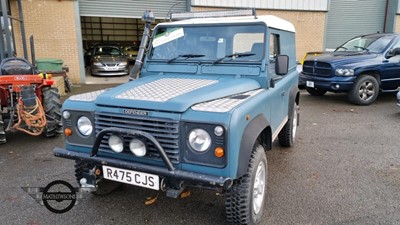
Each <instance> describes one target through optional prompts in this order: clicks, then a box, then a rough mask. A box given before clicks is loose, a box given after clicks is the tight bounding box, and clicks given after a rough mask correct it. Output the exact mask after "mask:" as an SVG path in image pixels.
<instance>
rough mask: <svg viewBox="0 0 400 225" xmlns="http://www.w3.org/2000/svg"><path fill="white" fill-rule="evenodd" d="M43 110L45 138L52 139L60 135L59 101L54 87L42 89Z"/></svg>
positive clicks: (58, 95)
mask: <svg viewBox="0 0 400 225" xmlns="http://www.w3.org/2000/svg"><path fill="white" fill-rule="evenodd" d="M42 105H43V108H44V111H45V113H46V120H47V123H46V127H45V134H46V137H53V136H55V135H58V134H61V133H62V124H61V101H60V94H59V93H58V89H57V88H54V87H46V88H43V104H42Z"/></svg>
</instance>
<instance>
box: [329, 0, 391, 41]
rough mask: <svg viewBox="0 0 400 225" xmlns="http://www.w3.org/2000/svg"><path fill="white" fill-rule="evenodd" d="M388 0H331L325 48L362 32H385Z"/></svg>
mask: <svg viewBox="0 0 400 225" xmlns="http://www.w3.org/2000/svg"><path fill="white" fill-rule="evenodd" d="M385 10H386V0H331V1H330V8H329V11H328V14H327V24H326V32H325V48H329V49H334V48H336V47H338V46H339V45H341V44H343V43H344V42H345V41H347V40H348V39H350V38H352V37H354V36H357V35H362V34H370V33H376V32H383V28H384V20H385Z"/></svg>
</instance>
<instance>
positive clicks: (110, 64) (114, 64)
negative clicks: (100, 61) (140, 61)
mask: <svg viewBox="0 0 400 225" xmlns="http://www.w3.org/2000/svg"><path fill="white" fill-rule="evenodd" d="M106 65H107V66H116V65H117V64H116V63H106Z"/></svg>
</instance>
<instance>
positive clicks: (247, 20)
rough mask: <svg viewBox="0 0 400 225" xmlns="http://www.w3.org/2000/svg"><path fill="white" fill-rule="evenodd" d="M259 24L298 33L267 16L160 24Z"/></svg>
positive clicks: (281, 20)
mask: <svg viewBox="0 0 400 225" xmlns="http://www.w3.org/2000/svg"><path fill="white" fill-rule="evenodd" d="M252 22H253V23H257V22H263V23H265V24H266V25H267V27H272V28H275V29H279V30H286V31H290V32H296V30H295V28H294V26H293V24H292V23H290V22H289V21H286V20H284V19H281V18H279V17H277V16H272V15H266V16H257V18H254V16H238V17H218V18H196V19H188V20H180V21H174V22H166V23H160V25H167V24H176V25H179V24H182V25H186V24H225V23H252Z"/></svg>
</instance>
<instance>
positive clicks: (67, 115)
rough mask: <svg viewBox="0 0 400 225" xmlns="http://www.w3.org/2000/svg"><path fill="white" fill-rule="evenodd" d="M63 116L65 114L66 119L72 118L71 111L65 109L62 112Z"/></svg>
mask: <svg viewBox="0 0 400 225" xmlns="http://www.w3.org/2000/svg"><path fill="white" fill-rule="evenodd" d="M62 116H63V118H64V119H66V120H67V119H69V118H71V113H70V112H69V111H64V112H63V113H62Z"/></svg>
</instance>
